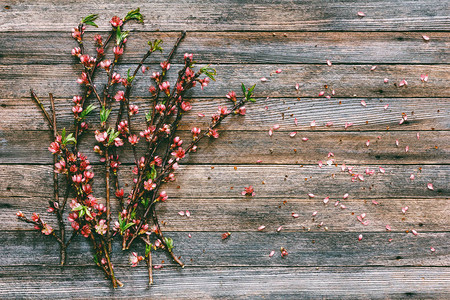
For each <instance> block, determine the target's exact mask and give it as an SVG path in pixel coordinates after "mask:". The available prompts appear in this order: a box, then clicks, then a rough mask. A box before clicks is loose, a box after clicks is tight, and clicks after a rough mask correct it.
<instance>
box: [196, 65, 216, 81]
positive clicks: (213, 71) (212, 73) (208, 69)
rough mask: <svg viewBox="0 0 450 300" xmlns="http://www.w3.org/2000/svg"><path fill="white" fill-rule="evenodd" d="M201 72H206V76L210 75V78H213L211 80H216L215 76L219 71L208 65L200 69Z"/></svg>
mask: <svg viewBox="0 0 450 300" xmlns="http://www.w3.org/2000/svg"><path fill="white" fill-rule="evenodd" d="M200 72H201V73H202V74H205V75H206V76H208V77H209V78H211V80H213V81H216V79H215V78H214V76H215V75H217V71H216V69H214V68H211V67H210V65H207V66H205V67H203V68H201V69H200Z"/></svg>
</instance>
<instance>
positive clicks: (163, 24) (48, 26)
mask: <svg viewBox="0 0 450 300" xmlns="http://www.w3.org/2000/svg"><path fill="white" fill-rule="evenodd" d="M5 5H7V6H8V9H6V8H5ZM136 7H140V8H141V11H142V13H143V14H144V15H145V18H146V22H145V24H144V25H136V26H133V27H134V28H137V29H139V30H152V31H153V30H176V31H179V30H188V31H192V30H197V31H198V30H199V31H224V30H235V31H241V30H270V31H272V30H283V31H288V30H297V31H326V30H344V31H352V30H365V31H380V30H394V31H414V30H442V29H448V28H449V27H450V21H449V19H448V11H449V8H448V5H446V3H445V1H444V2H436V1H433V0H422V1H420V2H417V1H412V0H408V1H400V0H377V1H371V2H362V1H357V0H351V1H345V2H334V1H330V0H327V1H321V2H317V1H314V0H308V1H289V2H286V1H282V0H277V1H269V0H265V1H258V2H253V1H232V0H225V1H220V2H217V1H212V0H208V1H203V2H202V3H201V4H199V3H198V2H195V1H183V2H171V1H167V0H162V1H161V0H159V1H152V2H148V3H146V2H142V1H137V0H133V1H127V2H126V3H124V2H121V1H119V0H113V1H98V2H96V3H95V6H94V7H91V6H81V5H79V4H76V3H67V2H62V1H56V0H45V1H39V2H36V1H31V0H21V1H18V0H14V1H12V0H11V1H8V2H7V3H5V4H4V5H2V8H1V13H2V19H1V21H0V30H1V31H66V32H67V31H68V30H70V29H71V28H72V27H73V26H74V25H75V24H78V22H79V21H80V19H81V18H83V17H85V16H87V15H89V14H92V13H99V14H101V15H102V16H101V18H100V19H99V20H98V22H97V23H98V25H99V26H100V29H101V30H109V27H110V26H109V24H108V21H109V19H110V18H111V17H112V16H113V15H114V14H117V15H118V16H120V17H123V16H125V14H126V13H127V12H128V11H129V10H131V9H133V8H136ZM358 11H363V12H364V13H365V14H366V17H364V18H360V17H358V16H357V12H358ZM105 12H107V13H105Z"/></svg>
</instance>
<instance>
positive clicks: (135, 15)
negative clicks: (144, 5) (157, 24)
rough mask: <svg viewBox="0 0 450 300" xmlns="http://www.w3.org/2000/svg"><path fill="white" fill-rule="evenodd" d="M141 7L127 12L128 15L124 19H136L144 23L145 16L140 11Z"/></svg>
mask: <svg viewBox="0 0 450 300" xmlns="http://www.w3.org/2000/svg"><path fill="white" fill-rule="evenodd" d="M139 10H140V9H139V7H138V8H136V9H134V10H131V11H129V12H128V13H127V15H126V16H125V18H123V20H124V21H128V20H136V21H138V22H141V23H144V16H143V15H142V14H141V13H140V11H139Z"/></svg>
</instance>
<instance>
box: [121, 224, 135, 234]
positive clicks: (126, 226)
mask: <svg viewBox="0 0 450 300" xmlns="http://www.w3.org/2000/svg"><path fill="white" fill-rule="evenodd" d="M133 225H134V223H128V224H127V225H125V226H124V227H123V229H122V232H124V231H125V230H127V229H128V228H130V227H131V226H133Z"/></svg>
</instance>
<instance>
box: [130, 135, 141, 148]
mask: <svg viewBox="0 0 450 300" xmlns="http://www.w3.org/2000/svg"><path fill="white" fill-rule="evenodd" d="M128 142H129V143H130V144H131V145H133V146H134V145H136V144H137V143H138V142H139V138H138V136H137V135H135V134H132V135H130V136H129V137H128Z"/></svg>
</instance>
